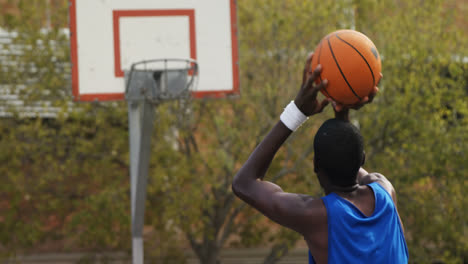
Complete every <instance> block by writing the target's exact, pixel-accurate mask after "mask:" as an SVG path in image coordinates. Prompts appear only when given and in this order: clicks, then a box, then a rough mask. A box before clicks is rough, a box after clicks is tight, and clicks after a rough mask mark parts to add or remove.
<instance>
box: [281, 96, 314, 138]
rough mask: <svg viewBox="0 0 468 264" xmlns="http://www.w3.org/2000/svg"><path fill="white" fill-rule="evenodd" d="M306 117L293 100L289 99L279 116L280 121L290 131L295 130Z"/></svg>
mask: <svg viewBox="0 0 468 264" xmlns="http://www.w3.org/2000/svg"><path fill="white" fill-rule="evenodd" d="M307 119H309V118H308V117H307V116H306V115H304V114H303V113H302V112H301V110H299V108H297V106H296V104H295V103H294V101H291V102H290V103H289V104H288V105H287V106H286V108H284V111H283V113H282V114H281V116H280V120H281V122H283V124H284V125H285V126H286V127H287V128H289V129H291V130H292V131H296V130H297V129H298V128H299V127H300V126H301V125H302V124H303V123H304V122H305V121H306V120H307Z"/></svg>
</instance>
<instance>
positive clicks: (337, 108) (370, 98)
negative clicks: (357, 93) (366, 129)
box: [328, 73, 383, 112]
mask: <svg viewBox="0 0 468 264" xmlns="http://www.w3.org/2000/svg"><path fill="white" fill-rule="evenodd" d="M382 77H383V75H382V73H381V74H380V79H379V81H378V82H377V85H378V84H379V83H380V80H382ZM378 91H379V88H378V87H377V86H374V89H372V91H371V92H370V94H369V95H368V96H366V97H364V98H362V99H361V101H359V102H357V103H355V104H353V105H343V104H340V103H338V102H335V101H333V100H332V99H330V98H329V99H328V101H330V102H331V104H332V106H333V109H334V110H335V112H341V111H343V110H346V109H354V110H359V109H360V108H361V107H363V106H364V105H366V104H369V103H371V102H372V101H373V100H374V97H375V96H376V95H377V92H378Z"/></svg>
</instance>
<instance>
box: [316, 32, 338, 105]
mask: <svg viewBox="0 0 468 264" xmlns="http://www.w3.org/2000/svg"><path fill="white" fill-rule="evenodd" d="M328 38H330V37H328ZM328 38H327V40H328ZM322 46H323V41H322V42H320V48H319V54H318V59H317V65H318V64H320V55H321V54H322ZM319 78H320V81H321V82H322V74H320V75H319ZM322 90H323V91H324V92H325V93H326V94H327V95H328V97H330V98H331V99H332V100H333V101H336V100H335V98H333V96H331V95H330V94H329V93H328V91H327V87H326V86H325V87H323V89H322Z"/></svg>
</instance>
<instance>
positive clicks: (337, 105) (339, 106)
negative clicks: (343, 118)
mask: <svg viewBox="0 0 468 264" xmlns="http://www.w3.org/2000/svg"><path fill="white" fill-rule="evenodd" d="M334 108H335V111H337V112H341V110H343V105H341V104H339V103H336V102H335V107H334Z"/></svg>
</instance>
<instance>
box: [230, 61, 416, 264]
mask: <svg viewBox="0 0 468 264" xmlns="http://www.w3.org/2000/svg"><path fill="white" fill-rule="evenodd" d="M312 56H313V54H311V55H309V57H308V58H307V62H306V66H305V67H304V73H303V83H302V87H301V89H300V91H299V93H298V94H297V96H296V98H295V100H294V101H293V102H291V103H290V104H289V105H288V106H287V107H286V108H285V110H284V112H283V113H282V114H281V116H280V121H278V123H277V124H276V125H275V126H274V127H273V128H272V129H271V131H270V132H269V133H268V135H267V136H266V137H265V138H264V139H263V140H262V142H260V144H259V145H258V146H257V148H256V149H255V150H254V151H253V153H252V154H251V156H250V157H249V159H248V160H247V161H246V162H245V164H244V165H243V166H242V168H241V169H240V170H239V172H238V173H237V175H236V176H235V177H234V181H233V184H232V189H233V191H234V193H235V194H236V195H237V196H238V197H239V198H241V199H242V200H244V201H245V202H246V203H248V204H249V205H251V206H252V207H254V208H256V209H257V210H258V211H260V212H261V213H262V214H264V215H265V216H267V217H268V218H270V219H271V220H273V221H275V222H277V223H279V224H280V225H283V226H285V227H288V228H290V229H292V230H295V231H297V232H298V233H300V234H302V235H303V236H304V239H305V241H306V242H307V245H308V247H309V263H319V264H320V263H353V264H356V263H407V262H408V249H407V246H406V241H405V237H404V234H403V226H402V223H401V220H400V218H399V215H398V212H397V208H396V193H395V189H394V188H393V186H392V184H391V183H390V181H388V180H387V178H385V177H384V176H383V175H382V174H379V173H368V172H367V171H366V170H364V169H363V168H362V166H363V165H364V160H365V154H364V149H363V139H362V136H361V134H360V132H359V130H358V129H357V128H356V127H355V126H353V125H352V124H351V123H350V122H349V120H348V112H349V107H344V106H342V105H338V104H336V103H335V102H332V104H333V106H334V109H335V118H334V119H330V120H327V121H326V122H325V123H323V125H322V126H321V127H320V128H319V130H318V132H317V134H316V135H315V139H314V152H315V155H314V170H315V173H316V174H317V178H318V180H319V182H320V185H321V187H322V188H323V190H324V191H325V194H326V196H324V197H321V198H320V199H315V198H313V197H311V196H309V195H304V194H295V193H287V192H284V191H283V190H282V189H281V187H280V186H278V185H276V184H274V183H271V182H268V181H264V180H263V178H264V176H265V174H266V171H267V170H268V167H269V166H270V164H271V162H272V160H273V157H274V156H275V154H276V152H277V151H278V149H279V148H280V147H281V145H282V144H283V143H284V142H285V141H286V139H287V138H288V136H289V135H291V133H292V132H293V131H295V130H296V129H297V128H298V127H299V126H300V125H301V124H302V122H304V121H305V120H306V119H307V117H310V116H313V115H315V114H318V113H320V112H322V110H323V109H324V108H325V106H326V105H327V104H328V103H329V101H328V100H323V101H322V102H318V100H317V93H318V92H319V91H320V89H322V88H323V87H326V85H327V81H326V80H323V81H322V82H321V83H320V84H318V85H316V84H315V80H316V79H317V78H318V76H319V74H320V72H321V66H320V65H319V66H317V68H316V69H315V70H314V71H313V72H310V71H311V69H309V68H310V66H309V65H310V61H311V59H312ZM377 90H378V89H377V87H375V89H374V91H373V93H372V94H371V95H369V97H366V98H364V99H363V101H361V102H360V103H358V104H356V105H355V106H353V107H352V108H353V109H358V108H360V107H361V106H363V105H364V104H365V103H368V102H370V101H372V99H373V97H374V95H375V93H376V92H377Z"/></svg>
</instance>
